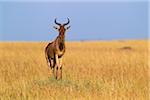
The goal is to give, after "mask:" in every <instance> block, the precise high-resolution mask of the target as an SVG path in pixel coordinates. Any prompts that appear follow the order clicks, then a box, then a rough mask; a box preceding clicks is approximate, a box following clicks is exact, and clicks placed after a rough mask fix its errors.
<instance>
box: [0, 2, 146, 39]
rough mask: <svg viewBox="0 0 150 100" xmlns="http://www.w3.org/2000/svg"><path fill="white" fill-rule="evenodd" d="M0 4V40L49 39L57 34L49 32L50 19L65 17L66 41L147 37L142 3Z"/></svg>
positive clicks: (51, 27) (61, 19)
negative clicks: (68, 23)
mask: <svg viewBox="0 0 150 100" xmlns="http://www.w3.org/2000/svg"><path fill="white" fill-rule="evenodd" d="M2 1H3V0H2ZM2 1H1V2H0V41H50V40H53V39H55V37H56V36H57V35H58V32H57V31H56V30H54V29H53V26H54V25H55V24H54V19H55V18H57V19H58V21H59V22H62V23H63V22H66V21H67V19H66V18H67V17H69V18H70V21H71V23H70V25H71V28H70V30H69V31H67V33H66V40H69V41H71V40H74V41H76V40H115V39H117V40H120V39H147V38H148V1H146V0H145V1H144V0H143V1H140V0H123V2H119V1H118V0H114V1H110V0H106V1H105V2H104V1H103V0H100V2H98V0H94V1H93V2H92V1H90V0H87V1H85V0H82V1H83V2H75V1H74V2H68V1H67V0H64V1H61V2H59V0H56V1H55V2H54V1H51V0H50V1H47V0H44V1H42V0H38V1H35V0H32V1H30V0H27V1H28V2H27V1H25V0H20V1H17V0H16V1H15V0H6V1H7V2H2ZM89 1H90V2H89ZM131 1H132V2H131Z"/></svg>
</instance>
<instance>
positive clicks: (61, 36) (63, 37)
mask: <svg viewBox="0 0 150 100" xmlns="http://www.w3.org/2000/svg"><path fill="white" fill-rule="evenodd" d="M58 38H59V41H60V42H65V34H59V36H58Z"/></svg>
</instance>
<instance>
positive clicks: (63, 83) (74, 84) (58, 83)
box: [34, 77, 103, 91]
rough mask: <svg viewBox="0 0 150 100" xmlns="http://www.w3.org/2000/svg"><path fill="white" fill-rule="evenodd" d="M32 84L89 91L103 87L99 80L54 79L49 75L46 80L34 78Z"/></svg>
mask: <svg viewBox="0 0 150 100" xmlns="http://www.w3.org/2000/svg"><path fill="white" fill-rule="evenodd" d="M34 84H36V85H38V86H39V87H45V86H50V87H53V88H68V87H69V88H72V89H73V90H76V91H84V90H85V91H91V90H96V91H100V90H102V89H103V85H102V84H101V82H96V83H93V82H92V81H90V80H76V81H75V80H69V79H62V80H56V79H55V78H54V77H49V78H48V79H46V80H36V81H34Z"/></svg>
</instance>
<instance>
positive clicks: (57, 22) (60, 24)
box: [55, 18, 61, 26]
mask: <svg viewBox="0 0 150 100" xmlns="http://www.w3.org/2000/svg"><path fill="white" fill-rule="evenodd" d="M56 19H57V18H55V24H57V25H59V26H60V25H61V24H60V23H58V22H57V21H56Z"/></svg>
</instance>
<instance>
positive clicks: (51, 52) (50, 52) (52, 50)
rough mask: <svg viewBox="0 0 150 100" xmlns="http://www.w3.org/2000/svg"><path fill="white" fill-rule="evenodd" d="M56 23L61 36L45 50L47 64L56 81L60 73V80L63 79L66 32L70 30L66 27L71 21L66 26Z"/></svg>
mask: <svg viewBox="0 0 150 100" xmlns="http://www.w3.org/2000/svg"><path fill="white" fill-rule="evenodd" d="M55 23H56V24H57V25H59V28H57V27H54V28H55V29H57V30H58V31H59V35H58V36H57V38H56V39H55V40H54V41H53V42H51V43H49V44H48V45H47V46H46V48H45V56H46V60H47V63H48V64H49V66H50V68H51V69H52V70H53V74H54V76H55V78H56V79H58V73H60V79H61V78H62V63H61V62H62V61H59V62H58V60H62V57H63V55H64V53H65V32H66V29H69V27H67V28H65V25H67V24H69V19H68V22H67V23H65V24H59V23H57V22H56V19H55Z"/></svg>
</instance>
